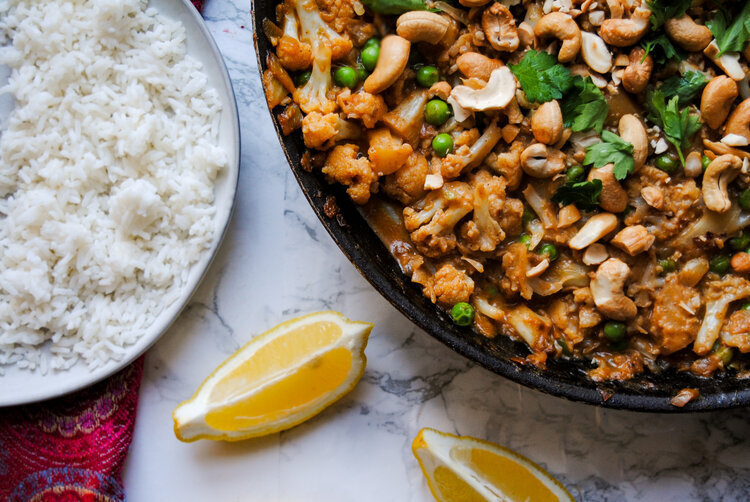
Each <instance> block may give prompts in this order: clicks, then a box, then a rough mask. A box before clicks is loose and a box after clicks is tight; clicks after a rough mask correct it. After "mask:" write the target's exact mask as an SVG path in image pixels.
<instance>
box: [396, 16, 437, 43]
mask: <svg viewBox="0 0 750 502" xmlns="http://www.w3.org/2000/svg"><path fill="white" fill-rule="evenodd" d="M449 26H450V22H449V21H448V20H447V19H445V18H444V17H443V16H441V15H439V14H436V13H434V12H429V11H424V10H413V11H409V12H406V13H404V14H401V15H400V16H399V17H398V19H397V20H396V33H398V35H399V36H400V37H403V38H405V39H406V40H408V41H409V42H411V43H417V42H427V43H428V44H436V43H438V42H440V39H442V38H443V37H444V36H445V34H446V32H447V31H448V27H449Z"/></svg>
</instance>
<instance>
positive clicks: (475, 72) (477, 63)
mask: <svg viewBox="0 0 750 502" xmlns="http://www.w3.org/2000/svg"><path fill="white" fill-rule="evenodd" d="M456 66H457V67H458V69H459V71H460V72H461V73H463V74H464V76H465V77H466V78H478V79H481V80H484V81H485V82H487V81H488V80H489V79H490V75H492V72H493V71H495V70H497V69H498V68H502V67H503V66H505V64H504V63H503V62H502V61H500V60H499V59H492V58H488V57H487V56H485V55H484V54H480V53H478V52H464V53H463V54H461V55H460V56H458V59H456Z"/></svg>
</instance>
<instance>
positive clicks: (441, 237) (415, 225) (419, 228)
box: [404, 181, 473, 257]
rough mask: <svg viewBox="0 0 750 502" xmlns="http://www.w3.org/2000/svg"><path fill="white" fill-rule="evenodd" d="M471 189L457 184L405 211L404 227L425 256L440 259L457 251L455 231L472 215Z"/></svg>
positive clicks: (433, 192)
mask: <svg viewBox="0 0 750 502" xmlns="http://www.w3.org/2000/svg"><path fill="white" fill-rule="evenodd" d="M472 199H473V197H472V193H471V187H470V186H469V185H467V184H466V183H462V182H460V181H454V182H451V183H446V184H445V185H443V187H442V188H440V189H438V190H433V191H431V192H430V193H428V194H427V195H426V196H425V197H424V198H423V199H420V200H419V201H417V202H416V203H415V204H413V205H412V206H409V207H406V208H404V227H405V228H406V230H407V231H409V232H411V240H412V241H413V242H414V244H415V245H416V246H417V249H418V250H419V251H420V252H422V253H423V254H425V255H427V256H431V257H437V256H441V255H444V254H446V253H449V252H451V251H452V250H453V249H454V248H455V247H456V236H455V235H454V233H453V227H455V226H456V224H457V223H458V222H459V221H460V220H461V218H463V217H464V216H466V215H467V214H468V213H469V212H470V211H471V207H472V205H471V203H472Z"/></svg>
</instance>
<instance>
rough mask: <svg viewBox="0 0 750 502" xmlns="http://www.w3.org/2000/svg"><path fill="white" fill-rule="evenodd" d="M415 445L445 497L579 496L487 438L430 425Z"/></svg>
mask: <svg viewBox="0 0 750 502" xmlns="http://www.w3.org/2000/svg"><path fill="white" fill-rule="evenodd" d="M411 448H412V451H413V452H414V456H415V457H417V460H418V461H419V465H420V467H421V468H422V472H423V473H424V475H425V477H426V478H427V484H428V485H429V487H430V490H431V491H432V494H433V495H434V496H435V498H436V499H437V500H439V501H440V502H458V501H460V502H487V501H492V502H496V501H497V502H499V501H503V502H506V501H508V502H510V501H512V502H516V501H534V502H546V501H560V500H565V501H573V500H574V499H573V497H572V496H571V495H570V493H568V491H567V490H566V489H565V488H564V487H563V486H562V485H561V484H560V483H559V482H558V481H556V480H555V479H554V478H553V477H552V476H550V474H549V473H548V472H546V471H545V470H544V469H542V468H541V467H539V466H538V465H536V464H535V463H533V462H532V461H531V460H529V459H527V458H525V457H523V456H521V455H519V454H518V453H516V452H514V451H512V450H509V449H507V448H503V447H502V446H498V445H496V444H493V443H488V442H487V441H482V440H481V439H476V438H473V437H469V436H461V437H459V436H454V435H453V434H448V433H445V432H440V431H436V430H435V429H428V428H425V429H422V430H421V431H419V434H417V437H416V438H414V442H413V443H412V446H411Z"/></svg>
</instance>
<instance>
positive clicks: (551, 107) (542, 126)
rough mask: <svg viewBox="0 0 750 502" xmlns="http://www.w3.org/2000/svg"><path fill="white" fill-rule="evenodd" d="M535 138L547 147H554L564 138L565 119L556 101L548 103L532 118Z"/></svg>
mask: <svg viewBox="0 0 750 502" xmlns="http://www.w3.org/2000/svg"><path fill="white" fill-rule="evenodd" d="M531 132H532V133H533V134H534V138H536V140H537V141H539V142H540V143H544V144H545V145H554V144H555V143H557V142H558V141H560V138H561V137H562V132H563V117H562V110H560V105H559V104H558V103H557V101H556V100H554V99H553V100H552V101H547V102H546V103H544V104H543V105H542V106H540V107H539V108H537V110H536V112H535V113H534V115H533V116H532V117H531Z"/></svg>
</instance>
